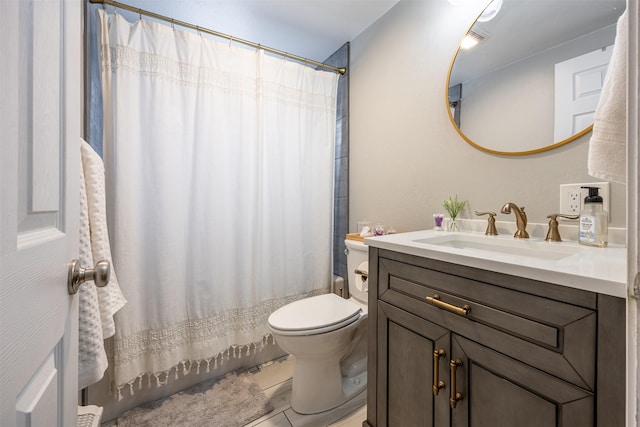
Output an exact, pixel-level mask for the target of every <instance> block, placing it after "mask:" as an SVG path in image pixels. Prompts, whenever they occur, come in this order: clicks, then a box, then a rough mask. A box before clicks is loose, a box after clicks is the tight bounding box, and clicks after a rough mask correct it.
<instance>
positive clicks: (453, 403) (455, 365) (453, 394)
mask: <svg viewBox="0 0 640 427" xmlns="http://www.w3.org/2000/svg"><path fill="white" fill-rule="evenodd" d="M449 366H451V398H450V399H449V403H450V404H451V409H456V405H457V404H458V402H459V401H460V400H462V393H456V369H457V368H458V366H462V360H460V359H456V360H451V363H449Z"/></svg>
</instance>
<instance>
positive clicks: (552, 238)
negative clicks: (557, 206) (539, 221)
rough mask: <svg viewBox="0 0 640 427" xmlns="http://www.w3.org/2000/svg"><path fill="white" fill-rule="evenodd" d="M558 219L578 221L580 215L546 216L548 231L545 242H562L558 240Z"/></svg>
mask: <svg viewBox="0 0 640 427" xmlns="http://www.w3.org/2000/svg"><path fill="white" fill-rule="evenodd" d="M558 217H560V218H566V219H578V218H580V215H568V214H560V213H551V214H549V215H547V218H549V230H548V231H547V237H545V239H544V240H546V241H547V242H562V238H560V230H559V229H558V219H557V218H558Z"/></svg>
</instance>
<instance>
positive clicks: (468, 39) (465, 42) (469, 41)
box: [460, 30, 484, 49]
mask: <svg viewBox="0 0 640 427" xmlns="http://www.w3.org/2000/svg"><path fill="white" fill-rule="evenodd" d="M482 40H484V37H483V36H482V35H480V34H478V33H476V32H475V31H471V30H469V32H468V33H467V35H466V36H464V39H462V42H460V49H471V48H472V47H474V46H475V45H477V44H478V43H480V42H481V41H482Z"/></svg>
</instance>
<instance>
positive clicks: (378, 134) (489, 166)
mask: <svg viewBox="0 0 640 427" xmlns="http://www.w3.org/2000/svg"><path fill="white" fill-rule="evenodd" d="M481 3H482V2H477V3H476V4H475V5H472V6H467V7H454V6H452V5H450V4H449V3H448V2H447V1H445V0H437V1H419V0H416V1H410V0H402V1H400V2H399V3H398V4H397V5H396V6H395V7H394V8H393V9H391V10H390V11H389V12H388V13H387V14H386V15H384V16H383V17H382V18H381V19H380V20H378V21H377V22H376V23H375V24H374V25H372V26H371V27H369V28H368V29H367V30H365V31H364V32H363V33H362V34H361V35H359V36H358V37H357V38H356V39H355V40H353V41H352V43H351V70H350V74H351V82H350V83H351V86H350V104H351V111H350V177H349V179H350V206H349V224H350V225H349V226H350V230H352V231H353V230H355V229H356V222H357V221H359V220H362V219H363V218H366V219H367V220H369V221H374V222H380V223H383V224H387V225H389V224H392V225H394V226H395V227H396V229H398V231H409V230H418V229H425V228H431V227H433V220H432V217H431V215H432V214H433V213H434V212H442V211H443V209H442V207H441V204H442V201H443V200H444V199H446V198H447V196H448V195H449V194H453V195H455V194H458V195H459V197H461V198H463V199H467V200H469V208H468V209H467V210H466V211H465V212H463V214H462V216H461V218H471V217H472V214H471V212H472V211H473V210H493V211H497V212H499V210H500V207H501V206H502V205H503V204H504V203H505V202H507V201H512V202H515V203H517V204H519V205H521V206H526V208H527V213H528V217H529V222H530V223H546V222H547V221H548V220H547V218H546V216H547V214H549V213H552V212H557V211H558V209H559V206H558V205H559V185H560V184H563V183H578V182H595V181H598V180H597V179H594V178H593V177H590V176H589V175H588V174H587V150H588V136H586V137H583V138H581V139H579V140H578V141H576V142H573V143H571V144H569V145H567V146H564V147H560V148H557V149H555V150H552V151H548V152H544V153H539V154H534V155H528V156H518V157H512V156H497V155H492V154H488V153H486V152H483V151H480V150H478V149H476V148H473V147H472V146H470V145H469V144H467V143H466V142H465V141H464V140H463V139H462V138H461V137H460V136H459V135H458V134H457V132H456V131H455V130H454V128H453V126H452V125H451V123H450V121H449V117H448V115H447V107H446V105H447V102H446V78H447V72H448V70H449V66H450V62H451V58H452V56H453V54H454V52H455V50H456V47H457V45H458V42H459V41H460V39H461V38H462V35H463V34H464V32H465V31H466V29H467V28H468V26H469V24H470V23H471V22H472V21H473V19H474V17H475V16H476V15H477V14H479V13H480V9H481V8H482V4H481ZM610 210H611V212H610V218H611V222H610V226H613V227H624V226H625V187H624V186H623V185H620V184H612V186H611V209H610ZM497 219H498V220H509V221H512V220H513V218H509V217H507V216H506V215H502V214H499V215H498V218H497Z"/></svg>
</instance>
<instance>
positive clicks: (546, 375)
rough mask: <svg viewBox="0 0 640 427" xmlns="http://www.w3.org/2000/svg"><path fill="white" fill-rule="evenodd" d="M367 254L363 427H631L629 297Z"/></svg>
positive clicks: (405, 257)
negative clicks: (628, 416)
mask: <svg viewBox="0 0 640 427" xmlns="http://www.w3.org/2000/svg"><path fill="white" fill-rule="evenodd" d="M369 254H370V255H369V256H370V258H369V322H370V323H369V325H370V327H369V331H370V335H369V340H370V341H369V360H368V375H369V379H368V397H367V400H368V407H367V421H365V423H364V424H363V425H364V426H372V427H413V426H416V427H418V426H420V427H422V426H473V427H478V426H491V427H501V426H504V427H511V426H513V427H515V426H517V427H527V426H531V427H534V426H535V427H545V426H563V427H574V426H575V427H583V426H607V427H610V426H611V427H613V426H624V416H625V413H624V410H625V374H624V373H625V344H624V342H625V341H624V340H625V303H624V300H623V299H621V298H615V297H611V296H607V295H602V294H596V293H592V292H587V291H582V290H578V289H572V288H568V287H563V286H558V285H554V284H550V283H543V282H538V281H535V280H530V279H525V278H521V277H515V276H509V275H505V274H500V273H495V272H491V271H486V270H479V269H476V268H471V267H465V266H460V265H457V264H450V263H446V262H442V261H437V260H431V259H427V258H421V257H416V256H412V255H407V254H402V253H397V252H393V251H387V250H383V249H377V248H374V247H370V248H369ZM427 297H431V301H428V300H427Z"/></svg>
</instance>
